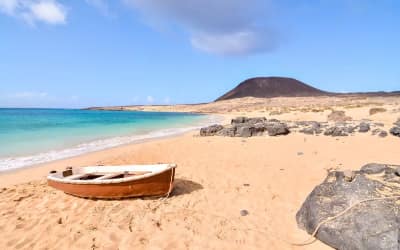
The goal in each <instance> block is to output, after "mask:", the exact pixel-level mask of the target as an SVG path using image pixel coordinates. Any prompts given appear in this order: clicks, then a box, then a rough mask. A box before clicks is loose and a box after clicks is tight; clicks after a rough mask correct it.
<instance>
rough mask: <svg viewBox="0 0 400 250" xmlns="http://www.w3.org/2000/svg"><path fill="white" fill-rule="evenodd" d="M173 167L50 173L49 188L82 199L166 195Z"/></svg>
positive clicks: (103, 167)
mask: <svg viewBox="0 0 400 250" xmlns="http://www.w3.org/2000/svg"><path fill="white" fill-rule="evenodd" d="M175 168H176V165H175V164H156V165H126V166H90V167H80V168H74V169H72V168H70V169H67V170H65V171H62V172H57V171H52V172H50V174H49V175H48V176H47V182H48V184H49V186H51V187H54V188H56V189H59V190H62V191H64V192H65V193H67V194H71V195H74V196H79V197H85V198H103V199H113V198H126V197H140V196H162V195H169V194H170V193H171V191H172V188H173V182H174V177H175Z"/></svg>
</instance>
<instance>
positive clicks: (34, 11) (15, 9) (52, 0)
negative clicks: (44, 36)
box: [0, 0, 67, 25]
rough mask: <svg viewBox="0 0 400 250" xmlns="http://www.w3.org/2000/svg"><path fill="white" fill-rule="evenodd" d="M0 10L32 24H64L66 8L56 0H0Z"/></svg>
mask: <svg viewBox="0 0 400 250" xmlns="http://www.w3.org/2000/svg"><path fill="white" fill-rule="evenodd" d="M0 12H2V13H4V14H6V15H9V16H12V17H16V18H20V19H22V20H24V21H26V22H27V23H29V24H31V25H34V24H35V23H36V22H43V23H47V24H52V25H57V24H65V23H66V20H67V9H66V7H65V6H64V5H62V4H61V3H59V2H58V1H57V0H0Z"/></svg>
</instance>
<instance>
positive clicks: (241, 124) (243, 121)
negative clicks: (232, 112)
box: [200, 117, 290, 137]
mask: <svg viewBox="0 0 400 250" xmlns="http://www.w3.org/2000/svg"><path fill="white" fill-rule="evenodd" d="M289 133H290V131H289V128H288V126H287V125H286V123H283V122H280V121H278V120H276V119H270V120H267V119H266V118H265V117H256V118H247V117H237V118H235V119H232V121H231V125H229V126H225V127H223V126H221V125H212V126H209V127H205V128H202V129H201V130H200V135H201V136H209V135H220V136H230V137H251V136H261V135H265V134H268V135H269V136H277V135H287V134H289Z"/></svg>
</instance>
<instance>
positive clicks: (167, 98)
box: [164, 96, 171, 104]
mask: <svg viewBox="0 0 400 250" xmlns="http://www.w3.org/2000/svg"><path fill="white" fill-rule="evenodd" d="M170 103H171V98H169V96H167V97H165V98H164V104H170Z"/></svg>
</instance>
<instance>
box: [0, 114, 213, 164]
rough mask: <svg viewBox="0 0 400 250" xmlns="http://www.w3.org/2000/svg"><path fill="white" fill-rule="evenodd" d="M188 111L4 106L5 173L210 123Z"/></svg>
mask: <svg viewBox="0 0 400 250" xmlns="http://www.w3.org/2000/svg"><path fill="white" fill-rule="evenodd" d="M209 122H210V117H208V116H203V115H196V114H185V113H165V112H140V111H124V112H120V111H95V110H73V109H0V171H2V170H10V169H14V168H20V167H24V166H29V165H33V164H38V163H43V162H47V161H51V160H56V159H61V158H66V157H70V156H75V155H79V154H83V153H86V152H90V151H95V150H100V149H105V148H109V147H113V146H117V145H121V144H125V143H130V142H134V141H137V140H142V139H148V138H154V137H161V136H167V135H172V134H176V133H180V132H184V131H187V130H189V129H193V128H194V127H199V126H201V125H205V124H208V123H209Z"/></svg>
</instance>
